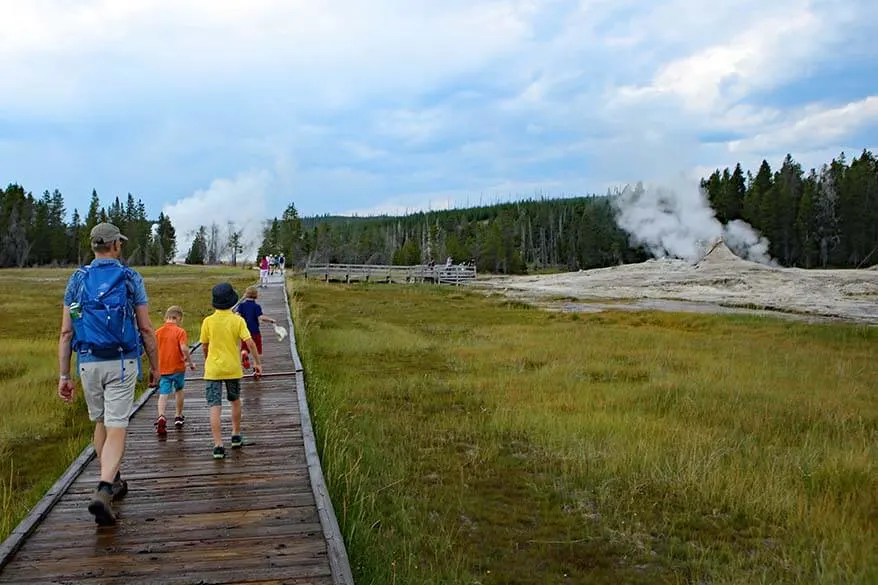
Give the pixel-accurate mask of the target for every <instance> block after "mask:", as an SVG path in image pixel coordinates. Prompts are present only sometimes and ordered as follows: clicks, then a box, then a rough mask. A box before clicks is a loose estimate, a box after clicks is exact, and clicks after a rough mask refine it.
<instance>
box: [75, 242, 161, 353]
mask: <svg viewBox="0 0 878 585" xmlns="http://www.w3.org/2000/svg"><path fill="white" fill-rule="evenodd" d="M114 262H115V263H116V264H121V263H120V262H119V261H118V260H115V259H113V258H95V259H94V260H92V262H91V266H97V265H99V264H112V263H114ZM82 278H83V274H82V273H81V272H79V271H78V270H77V271H76V272H74V273H73V274H71V275H70V280H68V281H67V289H66V290H65V291H64V306H66V307H69V306H70V304H71V303H73V301H75V300H76V299H75V294H76V290H77V289H78V288H79V286H80V283H81V282H82ZM128 298H129V299H130V300H131V303H132V304H133V305H134V306H135V307H138V306H140V305H145V304H147V302H148V300H147V298H146V287H145V286H143V278H142V277H141V276H140V274H138V273H137V272H136V271H135V270H133V269H132V270H131V272H130V277H129V278H128ZM77 357H78V358H79V362H80V363H86V362H99V361H106V360H105V359H102V358H98V357H95V356H93V355H91V354H90V353H88V352H87V351H80V352H78V354H77ZM112 359H118V358H112ZM122 359H126V360H127V359H134V360H136V359H140V350H136V349H135V350H134V351H131V352H128V353H127V354H125V355H124V356H122Z"/></svg>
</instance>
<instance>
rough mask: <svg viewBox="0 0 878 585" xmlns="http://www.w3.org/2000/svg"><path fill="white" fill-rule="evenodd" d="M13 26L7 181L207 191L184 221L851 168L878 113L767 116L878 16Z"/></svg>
mask: <svg viewBox="0 0 878 585" xmlns="http://www.w3.org/2000/svg"><path fill="white" fill-rule="evenodd" d="M0 22H3V23H4V29H3V34H2V35H0V144H3V143H4V142H5V143H6V144H12V145H15V146H14V147H3V146H0V149H2V150H3V152H4V153H8V154H9V155H10V157H11V158H9V157H0V165H2V166H10V167H12V168H13V170H15V171H17V170H18V169H27V170H28V174H26V175H24V179H25V180H27V181H29V182H33V179H32V177H37V181H36V182H43V183H46V184H47V185H46V186H48V187H50V188H51V187H53V186H54V185H55V184H56V183H57V182H58V181H59V179H58V178H56V176H49V175H48V174H47V173H55V174H56V175H57V174H61V173H63V174H64V176H65V177H69V176H74V174H75V173H79V174H80V175H79V176H80V179H79V181H80V182H83V183H86V186H80V185H77V190H79V191H81V192H83V193H89V192H90V190H91V186H92V184H94V183H97V184H96V185H95V186H96V187H97V188H98V191H99V192H101V193H104V192H105V191H106V192H108V193H109V192H111V191H113V192H114V191H116V190H118V188H119V185H125V187H124V188H125V189H130V190H131V191H132V192H138V193H139V192H153V193H162V194H167V193H179V192H181V191H183V192H189V191H191V186H192V185H209V187H207V188H205V189H203V190H201V191H198V192H196V193H194V194H193V195H189V196H187V197H185V198H184V199H183V200H181V201H180V202H178V203H177V204H172V205H168V209H172V208H173V209H177V213H178V214H180V216H181V221H183V222H184V223H185V222H188V223H189V224H191V225H192V226H193V227H194V226H195V225H197V224H196V223H195V221H196V219H197V218H198V217H199V216H201V215H202V214H205V213H208V211H209V212H210V213H213V212H214V210H220V211H218V213H221V214H222V213H225V208H224V207H223V204H222V203H220V202H224V201H228V200H230V199H236V196H235V195H234V194H233V193H236V192H237V191H238V190H240V189H243V190H249V191H254V192H259V193H261V195H258V196H256V198H255V199H254V201H257V204H256V206H257V207H258V206H259V205H261V206H262V211H260V213H262V214H263V216H264V217H270V216H272V215H279V214H280V212H281V211H282V210H283V208H284V207H285V205H286V203H288V202H289V201H290V200H294V201H295V202H296V204H297V206H298V207H299V209H300V210H301V211H302V212H303V213H323V212H339V211H342V210H351V211H356V210H359V212H360V213H363V212H367V211H368V210H383V211H386V210H388V209H413V208H415V207H416V206H421V205H422V206H425V207H426V206H430V205H432V206H433V207H434V208H435V207H436V205H439V203H433V201H434V200H435V201H436V202H439V201H442V200H445V198H446V197H447V198H451V199H452V200H454V201H456V202H457V204H458V205H463V204H465V202H466V200H467V198H469V199H470V202H472V201H473V199H475V198H478V196H479V194H486V193H488V194H494V195H491V197H500V196H501V195H497V194H498V193H502V197H503V198H507V197H508V196H510V195H511V196H512V197H515V196H528V195H530V194H532V193H534V192H540V191H542V192H545V193H548V194H551V195H558V194H561V193H581V192H583V191H591V192H602V190H603V188H604V187H605V186H606V185H608V184H610V185H615V184H620V183H626V182H630V181H633V180H637V179H643V180H646V181H648V180H657V179H661V178H662V177H667V176H676V175H677V174H680V173H682V174H685V175H687V176H689V175H690V174H691V173H692V172H693V169H694V170H699V171H700V169H703V168H712V167H711V165H713V164H716V165H717V166H720V167H724V166H727V165H734V163H735V162H736V160H738V159H740V160H741V161H742V162H746V161H753V160H755V161H756V164H757V165H758V162H759V160H761V157H762V156H765V157H769V158H771V157H778V156H779V157H782V156H783V154H785V152H783V151H784V150H785V149H788V150H790V151H791V152H792V153H793V155H794V156H795V157H796V158H799V155H800V153H802V151H804V152H805V153H811V154H813V155H814V156H816V153H822V152H831V151H835V152H837V151H840V150H841V147H842V146H844V145H848V144H850V143H851V142H854V138H853V137H854V136H856V133H857V132H862V130H863V129H864V128H868V124H869V123H870V120H871V121H874V120H875V117H874V116H875V114H874V110H875V107H876V106H875V102H874V99H875V98H871V99H872V100H873V101H869V100H868V99H866V96H865V95H862V92H860V94H859V95H847V96H845V97H844V100H843V101H840V99H839V98H837V97H836V94H834V93H833V91H834V90H835V88H834V87H832V86H829V85H828V86H826V87H825V88H824V89H823V90H822V92H821V93H822V95H821V94H812V95H816V96H817V97H815V98H814V100H812V101H813V103H811V104H807V103H802V102H806V101H807V100H799V103H797V105H796V107H795V108H790V107H786V106H784V105H783V102H782V101H778V100H775V101H774V102H772V103H771V104H768V103H767V102H766V100H765V98H766V97H767V96H771V95H772V92H774V91H775V90H776V89H778V88H781V87H783V85H784V84H786V83H788V82H791V81H796V80H800V79H802V78H803V77H804V76H807V75H810V74H812V73H813V72H814V71H819V70H820V68H821V67H823V66H825V65H826V64H827V63H835V64H839V63H843V61H844V59H846V58H847V57H850V56H854V57H857V58H860V59H862V58H863V57H866V56H873V57H875V56H878V55H876V54H875V49H874V44H873V39H874V37H875V34H878V4H875V3H872V2H868V0H850V1H847V2H844V3H839V2H836V1H830V0H776V1H775V2H773V3H771V4H765V2H762V1H759V0H713V1H712V2H711V3H710V5H709V6H706V5H705V4H704V3H703V2H700V1H698V0H655V1H654V2H648V3H647V2H642V1H640V0H449V1H447V2H433V1H430V0H375V1H373V2H369V3H363V2H359V1H355V0H327V1H325V2H312V3H305V2H299V1H294V2H287V1H284V0H253V1H252V2H250V3H246V4H244V3H241V2H233V1H231V0H190V1H187V2H179V1H177V0H126V1H125V2H117V1H115V0H79V1H78V2H70V1H69V0H33V1H31V2H12V1H7V0H0ZM842 67H843V65H842ZM872 93H874V92H872ZM846 102H850V103H849V105H847V106H844V105H843V104H844V103H846ZM10 121H11V124H12V126H11V127H12V135H11V136H3V134H5V133H7V128H8V127H9V125H8V122H10ZM4 123H7V125H6V126H4ZM28 124H35V125H36V126H37V130H38V131H33V126H28ZM16 131H18V132H19V135H15V132H16ZM69 135H75V137H76V140H73V141H70V140H69V139H68V138H66V137H67V136H69ZM871 136H874V134H871ZM706 137H707V138H706ZM858 140H862V138H858ZM873 142H875V141H874V140H873ZM862 146H870V145H869V144H866V145H859V148H862ZM779 153H780V154H779ZM811 154H809V155H808V156H811ZM279 160H284V161H285V162H284V166H283V167H281V166H278V162H277V161H279ZM778 160H779V159H778ZM803 164H804V161H803ZM249 168H253V169H271V170H266V171H254V172H250V173H243V174H241V175H237V176H236V174H235V173H236V172H238V171H239V170H240V169H249ZM0 171H4V172H5V169H0ZM85 175H88V177H86V178H81V177H83V176H85ZM102 175H104V176H106V175H111V180H110V179H106V178H104V180H105V181H107V182H109V183H110V184H111V186H112V188H108V189H103V190H102V189H101V183H100V181H101V179H102ZM157 177H159V178H161V181H160V186H159V187H152V188H151V187H150V185H155V184H156V183H157V182H159V180H158V179H157ZM216 177H226V178H222V179H217V180H216V181H214V179H215V178H216ZM229 177H232V178H229ZM2 178H3V177H0V179H2ZM212 181H213V182H212ZM129 183H130V186H128V185H129ZM180 185H186V186H187V187H186V188H185V190H184V188H183V187H181V186H180ZM61 186H62V187H63V184H62V185H61ZM41 188H43V187H42V185H41V186H40V187H39V188H38V189H41ZM159 196H161V195H156V197H159ZM260 198H261V199H260ZM210 201H213V202H214V203H209V202H210ZM259 201H261V203H259ZM163 203H165V202H163ZM156 208H157V207H156ZM187 210H189V211H187ZM236 211H237V210H236ZM223 217H226V216H223ZM186 218H188V219H186ZM223 221H224V220H223ZM175 223H176V221H175ZM181 247H183V246H182V245H181ZM186 247H188V242H187V243H186Z"/></svg>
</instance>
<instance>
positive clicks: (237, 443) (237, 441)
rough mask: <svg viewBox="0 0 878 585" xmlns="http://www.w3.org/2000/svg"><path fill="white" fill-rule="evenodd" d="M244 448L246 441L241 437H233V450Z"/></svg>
mask: <svg viewBox="0 0 878 585" xmlns="http://www.w3.org/2000/svg"><path fill="white" fill-rule="evenodd" d="M243 446H244V439H242V438H241V435H232V449H240V448H241V447H243Z"/></svg>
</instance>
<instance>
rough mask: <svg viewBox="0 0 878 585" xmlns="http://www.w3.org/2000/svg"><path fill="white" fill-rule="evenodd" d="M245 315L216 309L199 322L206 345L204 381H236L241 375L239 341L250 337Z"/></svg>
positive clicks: (242, 373)
mask: <svg viewBox="0 0 878 585" xmlns="http://www.w3.org/2000/svg"><path fill="white" fill-rule="evenodd" d="M250 337H251V336H250V331H249V330H248V329H247V323H245V322H244V318H243V317H241V316H240V315H238V314H235V313H233V312H232V311H231V309H224V310H220V309H217V310H216V311H215V312H214V313H213V315H210V316H209V317H205V319H204V321H202V322H201V339H200V341H201V343H207V344H209V345H208V347H207V362H205V364H204V379H205V380H235V379H238V378H242V377H244V370H243V369H242V368H241V351H240V349H239V347H240V346H241V342H242V341H247V340H248V339H250Z"/></svg>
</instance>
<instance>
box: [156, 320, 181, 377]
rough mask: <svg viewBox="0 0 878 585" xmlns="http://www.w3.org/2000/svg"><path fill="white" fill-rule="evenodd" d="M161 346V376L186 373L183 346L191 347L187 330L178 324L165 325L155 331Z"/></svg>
mask: <svg viewBox="0 0 878 585" xmlns="http://www.w3.org/2000/svg"><path fill="white" fill-rule="evenodd" d="M155 338H156V341H157V342H158V345H159V374H161V375H162V376H165V375H167V374H179V373H180V372H185V371H186V362H184V361H183V352H182V351H180V346H181V345H189V340H188V337H187V336H186V330H185V329H183V328H182V327H180V326H179V325H177V324H176V323H165V324H164V325H162V326H161V327H159V328H158V329H156V330H155Z"/></svg>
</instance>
